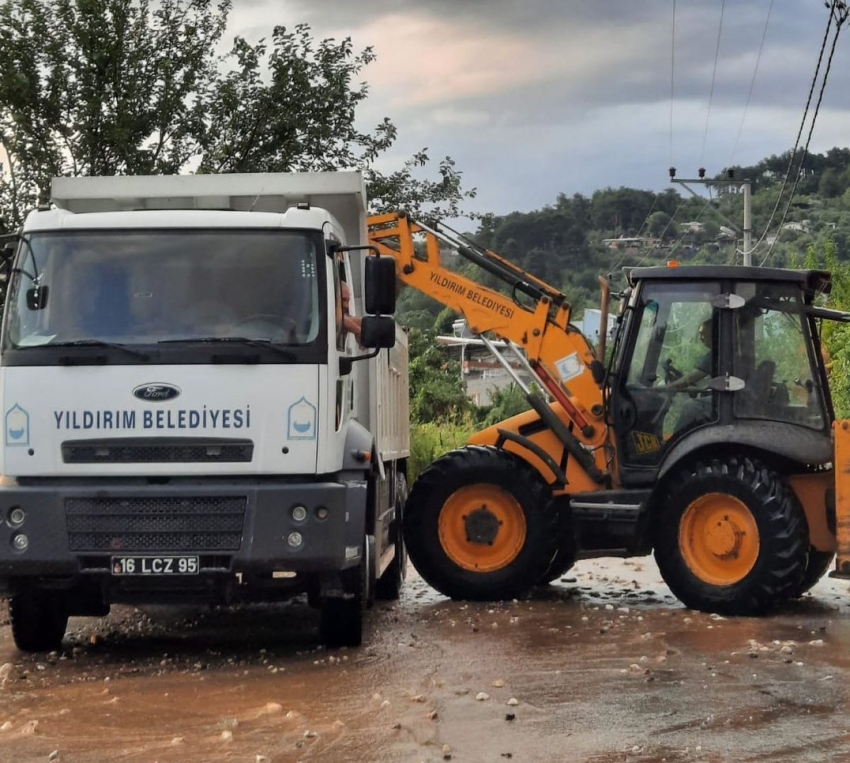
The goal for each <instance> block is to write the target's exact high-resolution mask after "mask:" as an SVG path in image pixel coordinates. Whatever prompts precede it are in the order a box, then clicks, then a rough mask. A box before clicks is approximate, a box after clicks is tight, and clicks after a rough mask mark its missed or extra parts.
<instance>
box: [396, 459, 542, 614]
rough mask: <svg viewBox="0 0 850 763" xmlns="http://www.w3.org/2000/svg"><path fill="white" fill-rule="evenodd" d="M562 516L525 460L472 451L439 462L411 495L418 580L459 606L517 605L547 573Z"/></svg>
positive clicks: (409, 527) (408, 539)
mask: <svg viewBox="0 0 850 763" xmlns="http://www.w3.org/2000/svg"><path fill="white" fill-rule="evenodd" d="M557 529H558V524H557V515H556V513H555V512H554V511H553V510H552V508H551V507H550V494H549V489H548V487H547V486H546V485H545V484H544V482H543V480H542V478H541V477H540V475H539V474H538V473H537V472H536V471H535V470H534V469H532V468H531V467H530V466H529V465H528V464H527V463H526V462H525V461H523V460H522V459H520V458H519V457H517V456H515V455H512V454H511V453H507V452H505V451H503V450H497V449H496V448H483V447H478V446H468V447H465V448H460V449H459V450H455V451H452V452H451V453H448V454H447V455H445V456H443V457H442V458H440V459H438V460H437V461H435V462H434V463H433V464H432V465H431V466H430V467H429V468H428V469H427V470H426V471H425V472H424V473H423V474H422V476H421V477H419V479H418V480H417V481H416V483H415V484H414V485H413V489H412V490H411V492H410V498H409V499H408V502H407V507H406V510H405V516H404V540H405V543H406V544H407V549H408V552H409V554H410V559H411V561H412V562H413V565H414V566H415V567H416V569H417V570H418V571H419V574H420V575H422V577H423V578H424V579H425V580H426V581H427V582H428V583H429V584H430V585H432V586H433V587H434V588H436V589H437V590H438V591H439V592H440V593H442V594H445V595H446V596H450V597H451V598H453V599H471V600H477V601H495V600H499V599H511V598H513V597H515V596H519V595H521V594H523V593H525V592H526V591H528V590H529V589H530V588H531V587H533V586H534V585H535V584H536V583H537V582H538V581H539V580H540V579H541V577H542V576H543V575H544V574H545V573H546V571H547V570H548V569H549V565H550V563H551V561H552V559H553V557H554V556H555V551H556V549H557V543H558V532H557Z"/></svg>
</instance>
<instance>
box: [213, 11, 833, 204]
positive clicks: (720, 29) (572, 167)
mask: <svg viewBox="0 0 850 763" xmlns="http://www.w3.org/2000/svg"><path fill="white" fill-rule="evenodd" d="M233 4H234V8H233V10H232V11H231V15H230V22H229V29H228V34H229V35H230V36H231V37H232V36H233V35H239V36H242V37H245V38H246V39H248V40H249V41H251V42H256V41H257V40H259V39H260V38H263V37H270V35H271V31H272V29H273V27H274V26H275V25H283V26H287V27H292V26H294V25H295V24H297V23H306V24H309V25H310V27H311V28H312V30H313V33H314V35H315V36H316V37H317V38H320V39H321V38H326V37H333V38H336V39H341V38H344V37H350V38H351V39H352V41H353V43H354V45H355V47H356V48H357V49H362V48H364V47H366V46H372V47H373V48H374V51H375V53H376V55H377V60H376V61H375V62H373V63H371V64H369V65H368V66H367V67H366V68H365V69H364V70H363V79H365V80H366V81H367V82H368V83H369V87H370V95H369V98H368V100H367V101H366V102H365V104H363V105H362V106H361V108H360V110H359V112H358V124H359V125H360V126H361V127H368V126H369V125H374V124H377V123H378V122H379V121H380V120H381V119H382V118H383V117H384V116H388V117H390V119H391V120H392V121H393V122H394V123H395V125H396V126H397V128H398V132H399V137H398V140H397V142H396V144H395V146H394V147H393V149H392V150H391V151H390V152H388V154H386V155H385V156H384V157H383V158H382V160H381V168H382V169H387V170H392V169H395V168H397V167H400V166H401V163H402V162H403V161H404V159H405V158H407V157H409V156H410V155H411V154H413V152H414V151H416V150H418V149H421V148H425V147H427V148H428V150H429V155H430V156H431V158H432V160H439V159H440V158H442V157H444V156H451V157H452V158H453V159H454V160H455V162H456V164H457V167H458V169H459V170H461V171H462V172H463V178H464V185H465V186H466V187H467V188H472V187H474V188H476V189H477V197H476V198H475V199H474V200H472V201H470V202H468V203H467V204H466V206H465V208H466V210H467V211H470V212H477V213H486V212H493V213H495V214H497V215H503V214H507V213H509V212H511V211H523V212H525V211H530V210H534V209H539V208H541V207H543V206H545V205H547V204H553V203H555V201H556V198H557V196H558V194H559V193H564V194H567V195H572V194H573V193H582V194H585V195H591V194H592V193H593V192H594V191H595V190H598V189H602V188H606V187H614V188H616V187H620V186H628V187H634V188H645V189H650V190H656V191H658V190H663V189H664V188H665V187H667V186H668V185H669V177H668V167H670V166H671V164H672V166H675V167H676V168H677V171H678V176H679V177H680V178H681V177H695V176H696V174H697V169H698V168H699V167H701V166H703V167H705V168H706V170H707V172H708V174H709V175H713V174H715V173H717V172H720V171H721V170H723V168H725V167H726V166H728V165H730V164H733V163H734V164H742V165H746V164H753V163H755V162H757V161H759V160H760V159H763V158H764V157H766V156H769V155H771V154H776V153H781V152H783V151H786V150H788V149H790V148H791V147H792V146H793V145H794V142H795V140H796V137H797V132H798V130H799V128H800V123H801V119H802V116H803V110H804V107H805V104H806V98H807V96H808V93H809V89H810V87H811V84H812V78H813V76H814V73H815V67H816V65H817V61H818V54H819V52H820V49H821V43H822V41H823V37H824V32H825V30H826V25H827V20H828V18H829V10H828V9H827V8H826V7H825V6H824V2H823V0H775V1H774V2H771V0H725V1H724V0H356V1H354V2H353V1H352V0H233ZM721 12H722V13H721ZM721 16H722V25H721ZM847 26H848V27H850V21H848V23H847ZM765 30H766V32H765ZM762 39H764V44H763V47H762V53H761V56H760V57H759V49H760V47H761V46H762ZM828 53H829V46H828V47H827V52H826V55H825V56H824V65H823V67H822V71H823V68H824V67H825V63H826V58H827V56H828ZM848 56H850V33H845V31H844V30H842V33H841V36H840V37H839V40H838V44H837V47H836V51H835V56H834V59H833V62H832V67H831V71H830V75H829V80H828V83H827V86H826V90H825V94H824V97H823V102H822V104H821V106H820V111H819V115H818V119H817V123H816V126H815V130H814V133H813V137H812V141H811V144H810V150H811V151H815V152H821V151H825V150H827V149H829V148H831V147H833V146H848V145H850V113H848V112H850V87H848V85H850V67H848ZM757 62H758V67H757V66H756V65H757ZM754 75H755V76H754ZM750 94H751V95H750ZM816 99H817V90H816V91H815V99H814V100H813V106H812V109H811V110H810V114H811V111H812V110H813V108H814V102H815V101H816ZM807 134H808V122H807V123H806V127H805V130H804V132H803V138H802V143H805V140H806V137H807Z"/></svg>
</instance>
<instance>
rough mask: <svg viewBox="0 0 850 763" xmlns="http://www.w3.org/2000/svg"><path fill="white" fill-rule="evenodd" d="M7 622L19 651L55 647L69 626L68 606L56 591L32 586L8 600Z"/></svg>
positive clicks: (60, 642)
mask: <svg viewBox="0 0 850 763" xmlns="http://www.w3.org/2000/svg"><path fill="white" fill-rule="evenodd" d="M9 623H10V625H11V627H12V638H14V640H15V646H17V647H18V649H20V650H21V651H22V652H49V651H52V650H54V649H58V648H59V647H60V646H61V644H62V638H63V637H64V636H65V630H66V628H67V627H68V608H67V606H66V604H65V598H64V596H63V594H62V593H61V592H59V591H45V590H42V589H38V588H31V589H27V590H24V591H20V592H19V593H16V594H15V595H14V596H12V598H11V599H10V600H9Z"/></svg>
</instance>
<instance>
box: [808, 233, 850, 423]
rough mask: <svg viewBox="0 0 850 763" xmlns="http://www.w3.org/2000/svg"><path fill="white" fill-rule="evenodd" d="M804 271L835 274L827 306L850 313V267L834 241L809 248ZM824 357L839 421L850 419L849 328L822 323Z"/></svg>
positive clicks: (830, 322) (840, 324)
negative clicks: (843, 260)
mask: <svg viewBox="0 0 850 763" xmlns="http://www.w3.org/2000/svg"><path fill="white" fill-rule="evenodd" d="M804 267H805V268H818V267H820V268H825V269H826V270H829V271H830V272H831V273H832V290H831V293H830V295H829V298H828V306H829V307H832V308H834V309H836V310H845V311H848V310H850V265H848V263H847V262H841V261H839V259H838V251H837V249H836V247H835V244H834V243H833V242H832V241H826V242H825V243H824V244H823V246H821V247H820V248H816V247H815V246H814V245H813V244H812V245H810V246H809V247H808V250H807V252H806V258H805V262H804ZM822 341H823V345H824V347H825V349H826V352H825V353H824V357H825V360H826V367H827V372H828V375H829V390H830V394H831V395H832V403H833V405H834V407H835V414H836V416H837V417H838V418H847V417H848V416H850V325H848V324H846V323H837V322H835V321H824V322H823V335H822Z"/></svg>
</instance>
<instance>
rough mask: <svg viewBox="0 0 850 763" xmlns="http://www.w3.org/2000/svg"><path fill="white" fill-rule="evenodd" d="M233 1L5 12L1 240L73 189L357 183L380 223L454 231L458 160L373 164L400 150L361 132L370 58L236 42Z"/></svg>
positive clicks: (330, 47) (290, 40)
mask: <svg viewBox="0 0 850 763" xmlns="http://www.w3.org/2000/svg"><path fill="white" fill-rule="evenodd" d="M231 6H232V0H85V1H83V0H0V50H2V51H3V57H4V76H3V77H2V78H0V155H2V154H5V155H6V156H7V157H8V162H7V166H6V168H5V169H6V173H5V175H2V174H0V227H6V228H8V229H12V228H15V227H17V226H19V225H20V224H21V222H22V220H23V216H24V214H25V213H26V211H27V210H28V209H31V208H32V207H34V206H35V205H36V204H37V203H38V202H39V201H40V200H43V199H46V198H47V195H48V193H49V184H50V179H51V178H52V177H56V176H62V175H136V174H158V173H169V174H173V173H179V172H187V171H190V170H191V169H193V168H196V169H197V171H199V172H285V171H295V170H335V169H359V170H361V171H363V173H364V176H365V178H366V181H367V184H368V186H369V198H370V200H372V202H373V209H374V210H385V209H388V208H393V209H396V208H406V209H408V210H409V211H410V212H411V213H414V214H429V213H430V214H440V215H450V216H457V215H458V214H460V211H461V210H460V204H461V203H462V202H463V201H464V200H465V199H468V198H471V197H472V196H473V195H474V193H475V192H474V191H465V190H463V188H462V186H461V173H460V171H459V170H458V169H457V168H456V167H455V164H454V162H453V161H452V159H451V158H449V157H446V158H445V159H443V160H442V161H441V162H439V164H438V165H437V168H436V174H437V179H430V178H428V177H427V176H423V175H427V174H428V173H429V168H430V160H429V157H428V154H427V151H426V150H421V151H418V152H416V153H415V154H414V155H413V156H412V157H411V158H410V159H408V160H407V161H406V162H404V163H403V164H402V166H401V169H398V170H395V171H391V172H384V171H381V170H379V169H377V168H376V166H375V161H376V160H377V159H378V158H379V157H380V156H381V155H382V154H383V153H384V152H386V151H387V149H389V148H390V147H391V146H392V145H393V143H394V141H395V139H396V128H395V125H394V124H393V123H392V122H391V121H390V120H389V119H388V118H384V119H383V120H381V121H380V122H379V123H378V124H377V125H376V126H375V127H374V129H373V130H372V131H371V132H368V131H363V130H361V129H359V128H358V127H357V126H356V115H357V109H358V107H359V106H360V105H361V104H362V103H363V101H364V100H365V99H366V98H367V96H368V93H369V91H368V86H367V85H366V84H365V83H362V82H361V80H362V74H363V69H364V68H365V67H366V66H368V64H369V63H371V62H372V61H373V60H374V58H375V55H374V52H373V50H372V48H369V47H367V48H365V49H363V50H362V51H357V50H355V48H354V46H353V44H352V42H351V39H350V38H344V39H342V40H341V41H337V40H333V39H325V40H321V41H316V40H314V39H313V37H312V34H311V31H310V28H309V27H308V26H306V25H304V24H298V25H296V26H295V27H293V28H291V29H290V28H287V27H283V26H276V27H274V28H273V29H272V30H271V36H270V38H269V39H268V40H266V39H263V40H260V42H258V43H256V44H254V45H252V44H249V43H248V42H247V41H246V40H244V39H243V38H240V37H237V38H235V40H234V43H233V46H232V48H231V50H230V51H229V52H228V53H227V54H225V55H224V56H221V57H219V56H218V55H217V54H216V52H215V51H216V48H217V46H218V45H219V43H220V42H221V40H222V38H223V35H224V33H225V29H226V25H227V18H228V14H229V12H230V10H231Z"/></svg>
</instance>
